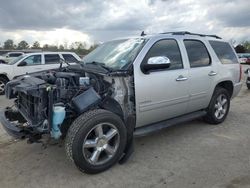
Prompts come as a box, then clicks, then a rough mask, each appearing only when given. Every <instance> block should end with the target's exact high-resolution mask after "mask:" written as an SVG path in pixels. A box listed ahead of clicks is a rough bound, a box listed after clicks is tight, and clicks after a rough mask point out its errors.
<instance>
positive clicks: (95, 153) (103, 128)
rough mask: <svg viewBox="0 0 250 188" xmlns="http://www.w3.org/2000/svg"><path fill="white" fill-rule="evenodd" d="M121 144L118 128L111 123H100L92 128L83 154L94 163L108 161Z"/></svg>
mask: <svg viewBox="0 0 250 188" xmlns="http://www.w3.org/2000/svg"><path fill="white" fill-rule="evenodd" d="M119 144H120V134H119V132H118V129H117V128H116V127H115V126H114V125H112V124H111V123H100V124H98V125H96V126H95V127H94V128H92V129H91V130H90V131H89V132H88V134H87V136H86V138H85V140H84V142H83V148H82V150H83V156H84V158H85V159H86V160H87V161H88V162H89V163H91V164H93V165H102V164H104V163H106V162H108V161H109V160H110V159H111V158H112V157H113V156H114V155H115V153H116V151H117V149H118V147H119Z"/></svg>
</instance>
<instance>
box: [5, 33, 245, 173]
mask: <svg viewBox="0 0 250 188" xmlns="http://www.w3.org/2000/svg"><path fill="white" fill-rule="evenodd" d="M241 85H242V84H241V68H240V64H239V63H238V59H237V56H236V53H235V51H234V49H233V48H232V47H231V46H230V45H229V43H227V42H225V41H223V40H222V39H221V38H219V37H218V36H215V35H201V34H194V33H189V32H172V33H162V34H157V35H143V36H140V37H134V38H126V39H119V40H114V41H110V42H106V43H104V44H103V45H101V46H99V47H98V48H97V49H95V50H94V51H93V52H91V53H90V54H89V55H87V56H86V57H85V58H84V59H83V62H81V64H78V65H70V66H68V67H66V68H65V67H63V66H61V67H60V68H58V70H55V71H49V72H42V73H37V74H33V75H26V76H24V77H20V78H17V79H15V80H13V81H11V82H9V83H8V84H7V86H6V96H7V98H9V99H12V98H14V99H15V107H14V108H13V107H12V108H7V109H5V110H4V111H3V112H2V113H1V118H0V119H1V122H2V125H3V126H4V128H5V129H6V130H7V132H8V133H9V134H11V135H13V136H15V137H17V138H28V139H29V140H28V141H29V142H30V143H33V142H38V140H40V139H41V138H42V135H44V134H47V135H49V137H50V138H54V139H59V138H64V137H66V139H65V149H66V153H67V155H68V157H69V159H70V160H71V161H72V162H73V163H74V164H75V165H76V166H77V167H78V168H79V169H80V170H81V171H83V172H86V173H99V172H102V171H104V170H106V169H108V168H110V167H111V166H112V165H114V164H115V163H117V162H118V161H119V162H120V163H124V162H125V161H126V160H127V159H128V157H129V156H130V154H131V153H132V152H133V138H134V137H135V136H143V135H147V134H150V133H152V132H155V131H160V130H162V129H163V128H166V127H168V126H170V125H174V124H178V123H181V122H184V121H189V120H192V119H195V118H199V117H203V118H204V120H205V121H206V122H208V123H210V124H219V123H222V122H223V121H224V120H225V118H226V116H227V114H228V111H229V107H230V100H231V99H232V98H233V97H235V96H236V95H237V94H238V93H239V91H240V89H241ZM43 142H44V139H43Z"/></svg>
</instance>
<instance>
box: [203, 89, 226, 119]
mask: <svg viewBox="0 0 250 188" xmlns="http://www.w3.org/2000/svg"><path fill="white" fill-rule="evenodd" d="M229 108H230V96H229V92H228V91H227V90H226V89H224V88H216V90H215V92H214V94H213V97H212V99H211V101H210V104H209V107H208V109H207V115H206V116H205V118H204V120H205V121H206V122H208V123H210V124H219V123H222V122H223V121H224V120H225V119H226V117H227V114H228V111H229Z"/></svg>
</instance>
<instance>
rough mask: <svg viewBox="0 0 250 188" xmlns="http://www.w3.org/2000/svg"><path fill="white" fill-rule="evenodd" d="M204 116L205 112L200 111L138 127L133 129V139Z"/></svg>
mask: <svg viewBox="0 0 250 188" xmlns="http://www.w3.org/2000/svg"><path fill="white" fill-rule="evenodd" d="M206 114H207V112H206V111H205V110H202V111H197V112H193V113H190V114H186V115H183V116H179V117H176V118H172V119H169V120H165V121H161V122H158V123H154V124H150V125H146V126H142V127H138V128H135V131H134V136H135V137H141V136H146V135H148V134H152V133H154V132H158V131H161V130H162V129H165V128H167V127H170V126H173V125H176V124H180V123H183V122H187V121H191V120H194V119H197V118H200V117H203V116H205V115H206Z"/></svg>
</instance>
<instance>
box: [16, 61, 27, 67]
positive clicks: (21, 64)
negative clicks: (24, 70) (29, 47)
mask: <svg viewBox="0 0 250 188" xmlns="http://www.w3.org/2000/svg"><path fill="white" fill-rule="evenodd" d="M26 65H27V62H26V61H22V62H21V63H19V64H18V67H23V66H26Z"/></svg>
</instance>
